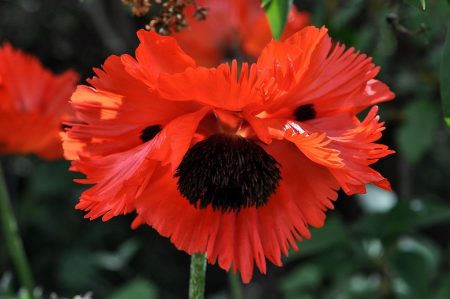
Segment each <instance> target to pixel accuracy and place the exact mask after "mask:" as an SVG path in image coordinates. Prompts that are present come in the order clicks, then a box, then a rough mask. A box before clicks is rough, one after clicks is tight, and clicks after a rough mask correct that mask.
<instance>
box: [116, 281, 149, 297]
mask: <svg viewBox="0 0 450 299" xmlns="http://www.w3.org/2000/svg"><path fill="white" fill-rule="evenodd" d="M130 298H145V299H156V298H158V291H157V289H156V286H154V285H153V284H152V283H150V282H148V281H147V280H144V279H135V280H132V281H130V282H128V283H126V284H125V285H123V286H121V287H119V288H118V289H117V290H115V291H114V292H113V294H112V295H111V296H109V297H108V299H130Z"/></svg>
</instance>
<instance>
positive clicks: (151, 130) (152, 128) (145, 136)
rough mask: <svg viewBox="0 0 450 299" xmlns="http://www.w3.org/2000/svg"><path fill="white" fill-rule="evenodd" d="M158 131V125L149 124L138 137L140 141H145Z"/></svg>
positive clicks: (159, 128) (159, 127) (159, 129)
mask: <svg viewBox="0 0 450 299" xmlns="http://www.w3.org/2000/svg"><path fill="white" fill-rule="evenodd" d="M159 132H161V126H160V125H154V126H149V127H147V128H145V129H144V130H142V133H141V136H140V138H141V140H142V142H144V143H145V142H147V141H149V140H152V139H153V138H154V137H155V136H156V135H157V134H158V133H159Z"/></svg>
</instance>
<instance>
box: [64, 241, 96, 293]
mask: <svg viewBox="0 0 450 299" xmlns="http://www.w3.org/2000/svg"><path fill="white" fill-rule="evenodd" d="M60 263H61V264H60V266H59V269H58V280H59V283H60V284H62V285H65V286H67V287H69V288H71V289H73V290H82V289H85V288H91V287H94V286H96V284H97V283H99V279H101V275H100V274H99V271H98V268H97V267H96V265H95V263H94V259H93V257H92V255H91V253H90V252H88V251H85V250H75V251H71V252H68V253H66V254H65V255H64V256H63V257H62V258H61V260H60ZM74 269H77V270H76V271H74Z"/></svg>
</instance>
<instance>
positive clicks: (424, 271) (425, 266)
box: [388, 238, 439, 299]
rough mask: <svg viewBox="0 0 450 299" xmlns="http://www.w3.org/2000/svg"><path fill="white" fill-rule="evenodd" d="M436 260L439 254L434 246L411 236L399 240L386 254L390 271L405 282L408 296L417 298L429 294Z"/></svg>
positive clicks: (436, 263)
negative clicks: (388, 253) (387, 254)
mask: <svg viewBox="0 0 450 299" xmlns="http://www.w3.org/2000/svg"><path fill="white" fill-rule="evenodd" d="M438 262H439V254H438V251H437V250H436V249H435V247H434V246H431V245H430V244H426V243H424V242H419V241H417V240H415V239H411V238H405V239H402V240H400V241H399V242H398V244H397V247H396V248H395V250H394V251H393V252H392V253H391V254H390V255H389V256H388V265H389V269H390V271H392V273H393V274H394V276H395V277H397V278H398V279H401V280H403V281H404V282H405V283H406V285H407V288H406V290H407V292H408V297H409V298H417V299H419V298H420V299H422V298H426V297H427V295H428V294H429V290H430V283H431V279H432V278H433V276H434V274H435V270H436V268H437V265H438ZM418 269H420V271H418Z"/></svg>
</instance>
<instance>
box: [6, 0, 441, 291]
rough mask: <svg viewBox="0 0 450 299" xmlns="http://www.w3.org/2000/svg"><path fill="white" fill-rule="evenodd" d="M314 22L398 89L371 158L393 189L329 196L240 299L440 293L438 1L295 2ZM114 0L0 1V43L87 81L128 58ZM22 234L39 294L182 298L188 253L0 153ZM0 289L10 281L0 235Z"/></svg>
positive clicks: (24, 160)
mask: <svg viewBox="0 0 450 299" xmlns="http://www.w3.org/2000/svg"><path fill="white" fill-rule="evenodd" d="M298 2H299V3H297V4H298V5H299V7H301V8H302V9H305V10H309V11H311V13H312V16H313V23H314V24H315V25H318V26H321V25H324V24H325V25H326V26H327V27H328V28H329V29H330V34H331V36H332V37H333V38H334V39H336V40H339V41H342V42H344V43H345V44H347V45H348V46H354V47H355V48H357V49H360V50H361V51H362V52H364V53H368V54H369V55H371V56H373V57H374V61H375V62H376V63H377V64H378V65H380V66H381V67H382V71H381V74H380V76H379V77H380V78H381V79H382V80H383V81H385V82H387V83H388V84H389V85H390V86H391V88H392V89H393V90H394V92H395V93H396V94H397V98H396V100H395V101H394V102H391V103H388V104H383V105H382V106H381V115H382V118H383V119H384V120H385V121H386V123H387V130H386V132H385V135H384V136H383V140H382V141H383V142H384V143H387V144H389V145H390V146H391V147H393V148H394V149H395V150H396V151H397V154H395V155H393V156H390V157H388V158H386V159H384V160H383V161H380V162H379V163H378V164H377V165H376V167H377V168H378V169H379V170H381V171H382V173H383V174H384V175H385V176H387V177H388V178H389V179H390V181H391V182H392V184H393V187H394V190H395V192H394V193H386V192H382V191H381V190H378V189H376V188H369V192H368V194H367V195H364V196H355V197H352V198H346V196H345V195H344V194H341V196H340V199H339V200H338V202H337V208H336V210H335V211H330V212H329V213H328V215H329V218H328V220H327V223H326V225H325V227H324V228H322V229H320V230H313V233H312V236H313V237H312V239H311V240H309V241H305V242H303V243H302V244H300V251H299V252H298V253H294V252H293V253H292V254H291V255H290V257H289V258H288V259H286V261H285V262H286V265H285V266H284V267H283V268H277V267H274V266H270V267H269V269H268V273H269V274H268V275H267V276H262V275H260V274H257V275H255V277H254V280H253V281H252V283H251V284H249V285H246V286H244V297H245V298H256V299H258V298H286V299H310V298H311V299H312V298H315V299H322V298H323V299H340V298H342V299H346V298H352V299H353V298H355V299H357V298H365V299H370V298H374V299H375V298H420V299H422V298H431V299H447V298H450V247H449V240H450V237H449V233H448V232H449V229H450V222H449V220H450V203H449V199H450V186H449V183H450V154H449V153H450V133H449V132H450V131H449V128H448V127H445V124H444V122H443V117H442V112H441V107H440V100H439V78H438V74H439V72H438V70H439V62H440V56H441V51H442V45H443V43H444V39H445V34H446V30H447V28H446V26H448V25H449V24H450V3H449V1H446V0H429V1H426V4H427V7H426V10H425V11H423V10H421V8H420V7H421V6H420V5H421V4H420V1H419V0H405V1H397V0H391V1H382V0H353V1H345V0H341V1H338V0H320V1H319V0H302V1H298ZM145 22H146V20H145V19H136V18H133V17H132V16H131V15H130V12H129V9H128V8H127V7H125V6H124V5H122V4H121V2H120V1H119V0H115V1H111V0H109V1H107V0H89V1H88V0H85V1H75V0H72V1H70V0H67V1H58V0H0V41H1V42H4V41H10V42H11V43H12V44H13V45H14V46H15V47H19V48H22V49H23V50H25V51H27V52H29V53H33V54H35V55H36V56H38V57H39V58H40V59H41V60H42V61H43V63H44V64H45V65H46V66H47V67H49V68H51V69H53V70H55V71H62V70H64V69H67V68H74V69H75V70H77V71H78V72H79V73H81V75H82V77H83V78H86V77H90V76H92V74H93V73H92V71H91V68H92V67H93V66H99V65H101V63H102V62H103V61H104V60H105V58H106V57H107V56H108V55H110V54H113V53H116V54H120V53H125V52H128V53H132V51H133V49H135V47H136V45H137V39H136V37H135V33H134V32H135V30H136V29H137V28H140V27H142V26H143V25H144V24H145ZM1 162H2V164H3V165H4V168H5V172H6V176H7V183H8V186H9V188H10V192H11V194H12V198H13V201H14V208H15V211H16V213H17V217H18V221H19V225H20V231H21V233H22V236H23V239H24V243H25V247H26V250H27V252H28V255H29V258H30V260H31V264H32V269H33V272H34V275H35V277H36V280H37V282H38V284H39V286H40V287H41V288H42V292H43V296H42V297H43V298H48V297H49V295H50V293H52V292H55V293H57V294H58V295H59V296H63V297H73V296H75V295H76V294H85V293H86V292H89V291H91V292H93V296H94V298H108V299H125V298H169V299H170V298H185V297H186V294H187V288H188V267H189V256H188V255H187V254H185V253H184V252H180V251H177V250H176V249H175V248H174V247H173V246H172V245H171V244H170V242H169V241H168V240H167V239H165V238H162V237H160V236H159V235H158V234H157V233H156V232H155V231H153V230H152V229H150V228H148V227H143V228H139V229H138V230H136V231H131V230H130V228H129V225H130V223H131V220H132V217H131V216H130V217H118V218H114V219H112V220H110V221H108V222H106V223H102V222H101V221H93V222H89V221H87V220H83V218H82V217H83V213H82V212H80V211H76V210H74V209H73V207H74V205H75V203H76V202H77V198H78V196H79V194H80V192H81V191H82V187H80V186H78V185H76V184H75V183H73V182H72V179H73V178H74V177H75V176H76V175H75V174H72V173H69V172H68V171H67V168H68V163H67V162H65V161H58V162H51V163H48V162H43V161H40V160H39V159H37V158H35V157H12V156H11V157H2V158H1ZM0 240H1V241H0V298H16V297H15V294H16V293H17V290H18V288H19V285H18V283H17V280H16V278H15V276H14V275H13V267H12V264H11V261H10V260H9V258H8V256H7V254H6V248H5V246H4V244H3V242H4V238H3V236H2V238H1V239H0ZM207 298H210V299H225V298H229V296H228V278H227V274H226V273H225V272H223V271H222V270H220V269H218V267H216V266H209V267H208V273H207Z"/></svg>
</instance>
